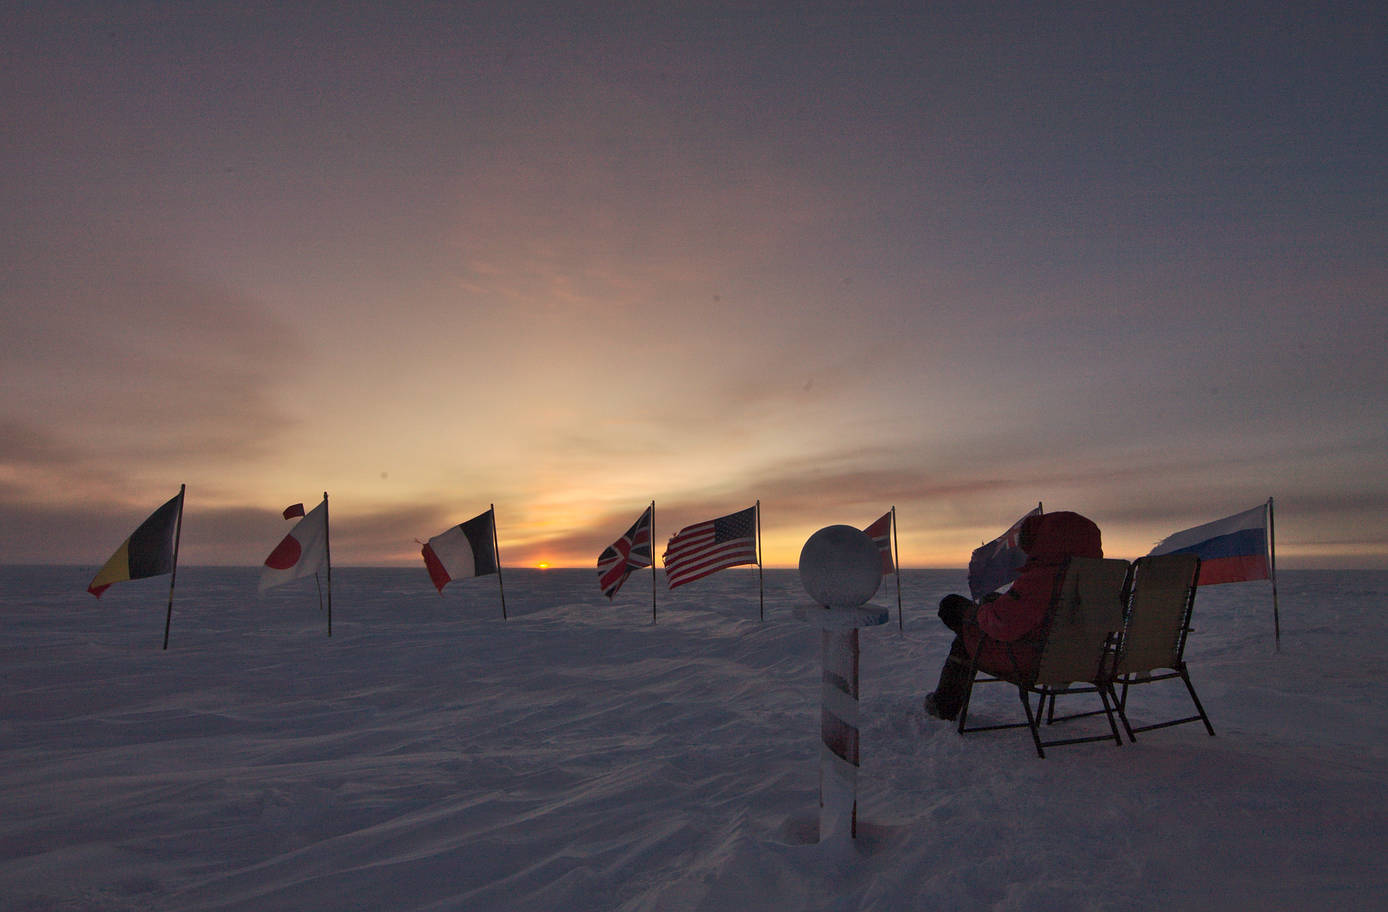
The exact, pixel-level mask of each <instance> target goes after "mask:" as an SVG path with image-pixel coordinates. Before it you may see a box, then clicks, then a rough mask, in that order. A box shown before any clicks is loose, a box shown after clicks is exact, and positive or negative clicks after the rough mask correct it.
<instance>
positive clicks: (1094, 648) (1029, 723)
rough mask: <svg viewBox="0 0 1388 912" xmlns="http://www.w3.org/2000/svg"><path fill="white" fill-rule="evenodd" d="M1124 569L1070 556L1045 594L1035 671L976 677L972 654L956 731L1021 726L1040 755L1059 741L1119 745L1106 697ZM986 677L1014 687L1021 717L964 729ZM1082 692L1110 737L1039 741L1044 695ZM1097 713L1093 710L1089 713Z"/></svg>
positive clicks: (1112, 562) (1108, 562)
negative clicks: (1096, 704) (1095, 705)
mask: <svg viewBox="0 0 1388 912" xmlns="http://www.w3.org/2000/svg"><path fill="white" fill-rule="evenodd" d="M1128 571H1129V565H1128V562H1127V561H1125V560H1116V559H1103V558H1093V557H1072V558H1070V560H1069V561H1068V562H1067V563H1066V566H1065V570H1064V572H1063V573H1062V574H1061V577H1060V583H1059V584H1058V585H1057V586H1056V590H1055V592H1054V594H1053V595H1052V596H1051V604H1050V607H1049V608H1048V609H1047V611H1046V620H1045V621H1044V622H1043V624H1042V627H1041V631H1042V634H1041V636H1042V641H1041V644H1040V646H1041V661H1040V664H1039V666H1038V667H1037V670H1036V674H1035V675H1034V676H1032V677H1030V678H1025V679H1021V678H1010V677H1007V676H1002V675H1000V676H997V677H979V669H978V660H977V658H975V659H974V662H973V665H972V667H971V668H970V670H969V687H968V690H967V692H966V693H965V695H964V704H963V706H961V707H960V710H959V732H960V733H961V734H963V733H964V732H972V731H991V730H994V729H1000V728H1021V727H1022V726H1026V727H1027V728H1029V729H1030V730H1031V739H1032V742H1033V743H1034V744H1035V745H1036V754H1037V756H1039V757H1043V758H1044V757H1045V756H1046V752H1045V748H1047V747H1052V746H1056V745H1061V744H1080V743H1084V742H1087V741H1104V740H1108V739H1109V738H1110V737H1112V739H1113V743H1114V744H1115V745H1122V743H1123V738H1122V736H1120V735H1119V734H1118V725H1117V723H1116V722H1115V721H1114V718H1113V713H1114V707H1113V706H1112V705H1111V704H1110V703H1109V697H1110V696H1111V695H1112V694H1113V689H1112V681H1113V673H1114V672H1113V659H1114V652H1113V649H1112V646H1113V643H1114V641H1115V639H1116V637H1117V634H1118V631H1120V630H1121V629H1122V627H1123V601H1124V596H1125V595H1126V590H1127V580H1128ZM981 651H982V650H981V649H980V650H979V652H981ZM992 681H1004V682H1006V683H1009V684H1012V685H1013V686H1015V687H1016V688H1017V693H1018V695H1019V696H1020V697H1021V700H1022V707H1023V708H1024V709H1025V710H1026V716H1027V720H1026V721H1025V722H1011V723H1005V724H997V725H978V726H974V727H973V728H968V727H966V726H965V721H966V720H967V718H968V713H969V700H970V698H971V697H972V695H973V687H974V684H976V683H987V682H992ZM1082 693H1092V694H1098V696H1099V701H1100V702H1101V703H1102V704H1103V710H1102V712H1103V713H1104V715H1105V717H1107V719H1108V726H1109V731H1110V732H1111V735H1102V734H1101V735H1087V736H1080V737H1072V738H1061V739H1055V740H1050V741H1047V740H1043V739H1042V738H1041V713H1042V709H1043V708H1044V707H1045V705H1046V700H1047V698H1050V699H1051V701H1052V704H1054V701H1055V697H1056V696H1057V695H1061V694H1082ZM1033 694H1035V695H1037V697H1038V698H1039V702H1038V703H1037V706H1036V709H1035V710H1034V711H1033V709H1032V705H1031V696H1032V695H1033ZM1098 712H1099V710H1096V711H1095V714H1097V713H1098Z"/></svg>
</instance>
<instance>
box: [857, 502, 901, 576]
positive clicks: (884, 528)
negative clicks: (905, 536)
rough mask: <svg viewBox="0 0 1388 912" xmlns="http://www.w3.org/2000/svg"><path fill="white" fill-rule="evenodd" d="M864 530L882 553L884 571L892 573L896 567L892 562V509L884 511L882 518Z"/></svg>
mask: <svg viewBox="0 0 1388 912" xmlns="http://www.w3.org/2000/svg"><path fill="white" fill-rule="evenodd" d="M863 531H864V532H866V533H867V534H868V535H869V536H870V537H871V538H872V541H873V543H874V544H876V545H877V550H878V551H879V552H880V553H881V554H882V572H883V573H891V572H892V571H893V570H895V569H896V564H894V563H893V562H892V511H891V510H888V511H887V512H886V513H883V514H882V518H881V519H879V520H877V522H875V523H873V524H872V525H870V526H868V527H867V528H866V529H864V530H863Z"/></svg>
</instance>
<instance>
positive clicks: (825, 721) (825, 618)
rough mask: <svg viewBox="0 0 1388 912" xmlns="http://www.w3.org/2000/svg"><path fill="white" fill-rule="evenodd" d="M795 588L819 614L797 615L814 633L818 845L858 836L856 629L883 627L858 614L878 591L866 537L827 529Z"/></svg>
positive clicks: (875, 615)
mask: <svg viewBox="0 0 1388 912" xmlns="http://www.w3.org/2000/svg"><path fill="white" fill-rule="evenodd" d="M800 583H801V585H803V586H804V587H805V591H806V592H807V593H809V595H810V597H811V598H812V599H814V600H815V602H816V604H817V606H818V607H815V608H804V609H798V610H797V611H796V616H797V617H799V618H800V619H801V620H804V621H808V622H811V623H814V624H816V625H817V626H818V627H819V628H820V658H821V660H822V662H823V668H824V671H823V677H822V682H821V684H820V723H819V735H820V740H821V741H822V742H823V744H822V747H821V749H820V755H819V838H820V841H821V842H823V841H825V840H826V839H829V838H832V837H834V836H839V837H841V838H849V839H851V838H853V837H854V836H856V835H857V818H858V796H857V791H858V760H859V753H858V752H859V740H858V629H859V628H860V627H871V626H875V625H877V624H884V623H886V622H887V618H888V612H887V609H885V608H872V607H864V605H865V603H866V602H867V600H868V599H870V598H872V597H873V596H874V595H876V594H877V589H878V587H879V586H880V585H881V584H882V558H881V555H880V553H879V552H878V549H877V544H876V543H875V542H874V541H873V540H872V538H871V537H870V536H868V535H867V533H865V532H863V531H862V530H860V529H855V528H853V527H852V526H826V527H825V528H823V529H820V530H819V531H818V532H816V533H815V534H814V535H811V536H810V538H809V541H807V542H805V547H804V548H803V549H801V551H800Z"/></svg>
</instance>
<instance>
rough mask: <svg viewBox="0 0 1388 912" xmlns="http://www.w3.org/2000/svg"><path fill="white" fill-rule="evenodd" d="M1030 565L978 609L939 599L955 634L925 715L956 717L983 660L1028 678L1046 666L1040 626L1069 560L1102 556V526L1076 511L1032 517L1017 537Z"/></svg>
mask: <svg viewBox="0 0 1388 912" xmlns="http://www.w3.org/2000/svg"><path fill="white" fill-rule="evenodd" d="M1018 545H1019V546H1020V547H1021V549H1022V551H1023V552H1024V553H1025V554H1026V556H1027V560H1026V563H1025V564H1023V565H1022V566H1021V568H1020V569H1019V570H1018V571H1017V576H1016V578H1015V579H1014V580H1013V581H1012V587H1011V588H1010V589H1008V590H1007V591H1006V592H1003V593H1002V594H993V595H988V596H985V597H984V599H983V601H982V602H981V603H979V604H975V603H974V602H973V601H972V600H970V599H968V598H966V597H964V596H962V595H947V596H945V597H944V598H943V599H941V600H940V611H939V614H940V620H942V621H944V623H945V626H946V627H948V628H949V629H950V630H953V631H954V633H955V637H954V643H953V644H952V645H951V646H950V650H949V658H947V659H946V660H945V665H944V667H943V668H941V669H940V681H939V683H938V684H937V685H936V686H935V690H934V691H933V692H931V693H930V694H928V695H927V696H926V698H925V711H926V712H927V713H929V714H930V715H932V716H936V717H938V718H941V719H954V718H956V717H957V716H958V715H959V709H960V707H962V706H963V703H964V694H965V693H966V692H967V691H968V688H969V683H970V682H969V666H970V665H971V664H972V661H973V659H974V657H975V656H977V657H978V667H979V670H980V671H984V672H987V673H988V674H992V675H1001V676H1003V677H1007V678H1025V677H1027V676H1029V675H1031V674H1034V673H1035V672H1036V669H1037V666H1038V665H1039V664H1040V662H1041V638H1042V637H1043V636H1044V634H1045V631H1044V630H1043V629H1042V628H1043V626H1044V624H1045V620H1046V610H1047V608H1049V607H1050V604H1051V599H1052V597H1053V595H1054V592H1055V587H1056V586H1057V585H1059V584H1060V576H1061V574H1062V573H1063V572H1064V569H1065V563H1066V561H1067V560H1068V559H1069V558H1071V557H1103V556H1104V551H1103V546H1102V544H1101V542H1100V539H1099V527H1098V526H1096V525H1095V524H1094V523H1093V522H1092V521H1091V520H1089V519H1087V518H1085V517H1083V516H1081V515H1079V514H1078V513H1069V512H1059V513H1038V514H1036V515H1033V516H1028V517H1027V518H1026V519H1025V520H1024V521H1023V523H1022V528H1021V530H1020V532H1019V534H1018Z"/></svg>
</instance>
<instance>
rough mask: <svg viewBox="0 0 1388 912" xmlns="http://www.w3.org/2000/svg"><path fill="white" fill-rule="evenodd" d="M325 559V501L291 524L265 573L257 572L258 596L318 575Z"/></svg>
mask: <svg viewBox="0 0 1388 912" xmlns="http://www.w3.org/2000/svg"><path fill="white" fill-rule="evenodd" d="M327 559H328V499H327V498H326V497H325V498H323V502H322V503H320V504H319V505H318V506H316V507H314V508H313V509H312V510H310V511H309V512H308V514H307V515H305V516H304V518H303V519H301V520H299V521H298V522H296V523H295V524H294V528H292V529H290V530H289V534H288V535H286V536H285V537H284V538H283V539H281V540H280V543H279V544H278V545H276V546H275V550H273V551H271V552H270V556H269V557H267V558H265V569H264V570H261V571H260V592H262V593H263V592H264V591H265V590H266V589H271V588H273V587H275V586H278V585H281V584H282V583H287V582H290V581H291V580H296V579H302V578H303V577H305V576H312V575H313V574H315V573H317V572H318V570H319V568H320V567H322V566H323V564H324V562H325V561H326V560H327Z"/></svg>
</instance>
